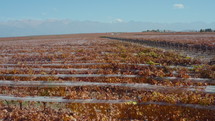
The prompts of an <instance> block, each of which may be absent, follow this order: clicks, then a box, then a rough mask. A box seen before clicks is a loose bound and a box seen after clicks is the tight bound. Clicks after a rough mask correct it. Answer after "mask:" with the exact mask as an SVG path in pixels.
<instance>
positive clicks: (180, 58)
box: [0, 33, 215, 121]
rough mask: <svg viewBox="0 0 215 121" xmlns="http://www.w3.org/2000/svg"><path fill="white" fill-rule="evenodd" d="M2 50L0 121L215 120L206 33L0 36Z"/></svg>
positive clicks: (213, 48) (211, 43)
mask: <svg viewBox="0 0 215 121" xmlns="http://www.w3.org/2000/svg"><path fill="white" fill-rule="evenodd" d="M157 47H158V48H157ZM159 47H168V48H177V49H183V50H184V51H191V52H199V53H201V54H204V55H205V54H206V56H208V57H210V60H209V61H208V62H204V61H202V60H201V59H199V58H193V57H189V56H185V55H182V54H179V53H177V52H174V51H168V50H165V49H160V48H159ZM0 51H1V53H0V60H1V61H0V108H1V109H0V120H64V121H71V120H80V121H82V120H93V119H95V120H182V121H185V120H189V121H190V120H209V121H210V120H211V121H212V120H215V113H214V112H215V65H214V64H213V63H212V62H213V59H214V53H215V35H214V34H211V33H210V34H202V35H199V34H197V33H186V34H185V33H168V34H166V33H160V34H153V33H148V34H144V33H121V34H116V35H112V34H110V33H101V34H74V35H53V36H35V37H17V38H0Z"/></svg>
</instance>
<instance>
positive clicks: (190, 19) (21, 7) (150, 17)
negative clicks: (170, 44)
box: [0, 0, 215, 36]
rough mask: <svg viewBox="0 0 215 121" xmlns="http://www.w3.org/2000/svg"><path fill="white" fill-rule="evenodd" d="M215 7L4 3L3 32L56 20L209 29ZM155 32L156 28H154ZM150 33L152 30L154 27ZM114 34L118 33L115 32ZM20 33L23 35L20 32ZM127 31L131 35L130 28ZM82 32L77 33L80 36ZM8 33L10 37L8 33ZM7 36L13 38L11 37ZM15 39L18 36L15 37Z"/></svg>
mask: <svg viewBox="0 0 215 121" xmlns="http://www.w3.org/2000/svg"><path fill="white" fill-rule="evenodd" d="M214 5H215V0H0V31H1V26H3V28H7V26H8V25H10V26H9V27H8V29H9V30H12V28H13V27H12V25H14V29H19V28H20V27H22V30H25V29H23V28H25V27H26V24H27V25H28V26H34V27H35V26H36V25H39V24H41V23H46V24H48V23H49V22H50V21H51V20H52V21H51V22H53V20H54V21H55V22H58V23H59V22H61V23H65V21H67V22H68V21H69V23H72V22H84V23H83V24H87V22H89V23H92V22H98V23H97V24H96V25H95V26H98V27H97V28H99V24H102V25H100V26H101V27H104V26H109V24H110V23H112V24H115V25H116V24H117V23H118V24H117V25H118V26H120V25H119V24H122V23H124V25H125V23H127V24H137V23H138V22H141V23H140V24H147V23H150V24H155V25H157V24H165V25H164V26H166V24H172V26H173V24H174V26H176V24H177V23H184V24H186V25H187V24H191V23H192V24H194V23H196V22H197V23H198V25H200V24H201V26H199V27H208V26H210V24H211V23H212V24H211V25H214V22H215V15H214V11H215V7H214ZM26 21H27V23H26ZM29 21H31V22H29ZM38 21H39V22H38ZM132 22H133V23H132ZM10 23H11V24H10ZM14 23H17V24H16V26H15V24H14ZM29 24H30V25H29ZM31 24H33V25H31ZM79 24H80V26H81V27H82V26H83V25H81V23H79ZM203 24H204V25H203ZM21 25H23V26H21ZM17 26H19V28H17ZM121 26H122V25H121ZM126 26H128V25H126ZM160 26H162V25H160ZM47 27H48V26H47ZM76 27H78V26H76ZM81 27H80V28H81ZM90 27H93V26H90ZM122 27H124V26H122ZM154 27H155V26H154ZM157 27H159V26H157ZM213 27H214V26H212V27H211V28H213ZM78 28H79V27H78ZM78 28H77V29H78ZM83 28H84V27H83ZM151 28H153V25H152V27H151ZM62 29H63V28H62ZM74 29H76V28H74ZM103 29H104V30H102V31H101V32H105V28H103ZM147 29H150V27H148V28H147ZM164 29H165V27H164ZM166 29H175V30H183V29H184V30H187V29H196V28H195V27H194V28H188V27H187V28H186V27H184V28H174V27H172V28H171V27H170V28H166ZM89 30H90V29H89ZM106 30H107V27H106ZM110 30H113V31H114V30H115V29H110ZM122 30H124V29H122ZM143 30H144V28H143ZM16 31H17V32H19V30H16ZM32 31H33V28H32ZM37 31H39V30H37ZM116 31H117V29H116ZM124 31H129V27H127V28H126V29H125V30H124ZM132 31H135V30H132ZM136 31H139V30H136ZM73 32H75V31H73ZM81 32H82V31H77V33H81ZM84 32H85V31H84ZM86 32H87V31H86ZM89 32H99V31H89ZM4 33H5V34H7V33H6V32H4ZM56 33H57V32H55V33H53V34H56ZM59 33H62V32H59ZM68 33H70V31H69V32H68ZM29 34H30V33H28V34H26V35H29ZM32 34H37V33H32ZM38 34H43V33H38ZM44 34H47V33H44ZM48 34H49V33H48ZM50 34H52V33H50ZM17 35H19V34H17ZM0 36H4V35H0ZM5 36H13V35H9V34H8V35H5ZM14 36H16V35H15V34H14Z"/></svg>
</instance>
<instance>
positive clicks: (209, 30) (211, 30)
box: [200, 28, 215, 32]
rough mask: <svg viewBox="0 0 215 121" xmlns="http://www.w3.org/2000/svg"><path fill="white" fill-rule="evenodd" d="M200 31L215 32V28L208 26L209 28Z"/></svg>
mask: <svg viewBox="0 0 215 121" xmlns="http://www.w3.org/2000/svg"><path fill="white" fill-rule="evenodd" d="M200 32H215V30H213V29H211V28H208V29H200Z"/></svg>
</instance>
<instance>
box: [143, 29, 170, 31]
mask: <svg viewBox="0 0 215 121" xmlns="http://www.w3.org/2000/svg"><path fill="white" fill-rule="evenodd" d="M142 32H173V31H171V30H159V29H152V30H146V31H142Z"/></svg>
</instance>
